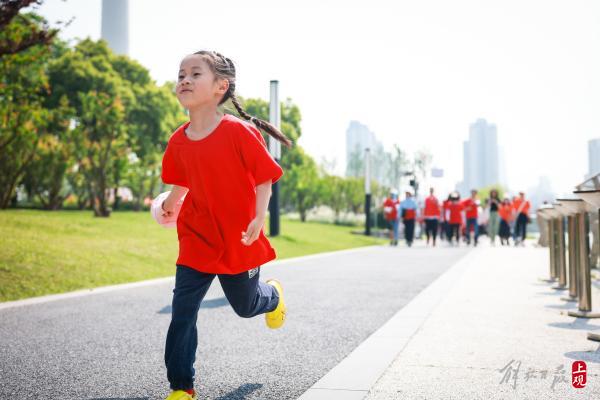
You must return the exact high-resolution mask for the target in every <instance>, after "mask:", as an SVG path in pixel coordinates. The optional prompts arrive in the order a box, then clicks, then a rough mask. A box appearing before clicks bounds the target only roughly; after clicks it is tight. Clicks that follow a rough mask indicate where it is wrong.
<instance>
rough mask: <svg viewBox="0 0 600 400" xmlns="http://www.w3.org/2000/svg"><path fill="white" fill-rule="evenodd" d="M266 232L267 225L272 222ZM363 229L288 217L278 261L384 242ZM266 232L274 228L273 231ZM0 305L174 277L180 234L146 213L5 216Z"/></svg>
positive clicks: (0, 229)
mask: <svg viewBox="0 0 600 400" xmlns="http://www.w3.org/2000/svg"><path fill="white" fill-rule="evenodd" d="M266 226H267V227H268V224H266ZM356 229H357V228H349V227H341V226H335V225H330V224H321V223H310V222H308V223H300V222H298V221H293V220H289V219H285V218H283V219H282V221H281V231H282V233H283V234H282V235H281V236H279V237H277V238H271V239H270V240H271V243H272V244H273V247H275V249H276V251H277V255H278V258H279V259H282V258H289V257H297V256H302V255H306V254H313V253H320V252H325V251H332V250H340V249H346V248H352V247H360V246H368V245H373V244H381V243H385V240H381V239H375V238H368V237H365V236H361V235H353V234H351V233H350V231H351V230H356ZM267 230H268V228H267ZM0 238H2V239H1V241H0V301H8V300H16V299H23V298H27V297H33V296H41V295H45V294H50V293H62V292H68V291H72V290H77V289H84V288H92V287H97V286H104V285H111V284H116V283H125V282H135V281H140V280H144V279H152V278H159V277H165V276H169V275H172V274H174V272H175V261H176V259H177V233H176V230H175V229H165V228H162V227H160V226H159V225H157V224H156V223H155V222H154V220H153V219H152V218H151V217H150V214H149V213H148V212H140V213H136V212H117V213H113V214H112V216H111V217H110V218H94V217H93V215H92V212H91V211H55V212H48V211H37V210H3V211H0Z"/></svg>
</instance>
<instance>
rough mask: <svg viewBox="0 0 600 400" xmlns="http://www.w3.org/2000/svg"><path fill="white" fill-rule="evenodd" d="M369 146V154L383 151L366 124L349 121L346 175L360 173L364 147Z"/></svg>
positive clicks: (357, 174)
mask: <svg viewBox="0 0 600 400" xmlns="http://www.w3.org/2000/svg"><path fill="white" fill-rule="evenodd" d="M367 148H369V149H370V151H371V155H374V154H376V153H377V152H380V151H381V152H382V151H383V145H382V144H381V143H380V142H379V141H377V138H376V137H375V134H374V133H373V132H371V131H370V130H369V128H368V127H367V126H366V125H363V124H361V123H360V122H358V121H350V125H349V126H348V129H347V130H346V175H347V176H359V175H361V174H362V170H363V167H362V162H363V160H364V155H365V149H367Z"/></svg>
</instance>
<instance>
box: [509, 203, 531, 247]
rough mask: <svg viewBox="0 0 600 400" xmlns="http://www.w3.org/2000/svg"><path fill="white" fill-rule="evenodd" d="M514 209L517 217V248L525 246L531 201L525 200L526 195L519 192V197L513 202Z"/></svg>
mask: <svg viewBox="0 0 600 400" xmlns="http://www.w3.org/2000/svg"><path fill="white" fill-rule="evenodd" d="M512 206H513V209H514V213H515V216H516V218H517V219H516V222H515V246H518V245H522V246H524V245H525V237H526V236H527V224H528V223H529V208H530V207H531V206H530V204H529V201H528V200H526V199H525V193H524V192H519V197H517V198H515V199H514V201H513V205H512Z"/></svg>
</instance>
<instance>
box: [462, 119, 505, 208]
mask: <svg viewBox="0 0 600 400" xmlns="http://www.w3.org/2000/svg"><path fill="white" fill-rule="evenodd" d="M504 176H505V175H504V171H502V172H501V171H500V152H499V149H498V133H497V128H496V125H495V124H488V122H487V121H486V120H485V119H482V118H480V119H478V120H477V121H475V122H474V123H473V124H471V125H470V127H469V140H467V141H465V142H463V181H462V182H461V183H460V184H459V187H458V188H457V189H458V190H459V191H460V192H461V195H463V196H466V195H468V194H469V192H470V191H471V189H478V188H483V187H486V186H490V185H497V184H506V182H501V178H504Z"/></svg>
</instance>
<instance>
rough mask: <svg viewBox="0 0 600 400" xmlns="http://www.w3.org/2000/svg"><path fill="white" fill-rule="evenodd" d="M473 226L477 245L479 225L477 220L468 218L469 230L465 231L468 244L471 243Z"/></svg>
mask: <svg viewBox="0 0 600 400" xmlns="http://www.w3.org/2000/svg"><path fill="white" fill-rule="evenodd" d="M471 226H472V227H473V234H474V236H475V244H477V240H478V239H479V224H478V223H477V218H467V230H466V231H465V235H466V236H467V243H468V244H470V243H471Z"/></svg>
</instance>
